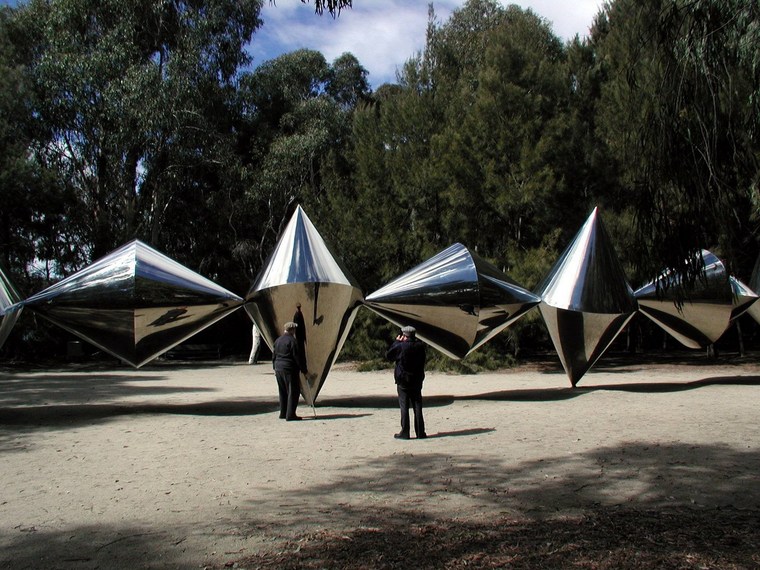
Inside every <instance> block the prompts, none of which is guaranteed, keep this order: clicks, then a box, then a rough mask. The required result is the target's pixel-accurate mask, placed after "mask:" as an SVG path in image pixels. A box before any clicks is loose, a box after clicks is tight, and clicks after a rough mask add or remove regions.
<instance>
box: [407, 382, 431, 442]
mask: <svg viewBox="0 0 760 570" xmlns="http://www.w3.org/2000/svg"><path fill="white" fill-rule="evenodd" d="M409 400H410V403H411V405H412V408H413V409H414V433H415V434H417V437H418V438H420V439H422V438H425V437H427V433H425V419H424V418H423V416H422V386H420V387H415V388H412V389H410V390H409Z"/></svg>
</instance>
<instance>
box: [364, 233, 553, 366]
mask: <svg viewBox="0 0 760 570" xmlns="http://www.w3.org/2000/svg"><path fill="white" fill-rule="evenodd" d="M540 300H541V299H540V298H539V297H538V296H536V295H534V294H533V293H531V292H530V291H527V290H525V289H523V288H522V287H520V286H519V285H516V284H515V283H514V282H513V281H512V280H510V278H509V277H507V276H506V275H505V274H504V273H503V272H501V271H499V270H498V269H497V268H496V267H494V266H493V265H491V264H490V263H488V262H487V261H485V260H483V259H481V258H480V257H479V256H478V255H477V254H474V253H472V252H470V251H469V250H468V249H467V248H466V247H464V246H463V245H462V244H459V243H456V244H454V245H452V246H451V247H449V248H447V249H445V250H444V251H442V252H440V253H439V254H437V255H435V256H434V257H431V258H430V259H428V260H427V261H425V262H423V263H421V264H420V265H418V266H417V267H414V268H413V269H411V270H409V271H407V272H406V273H404V274H403V275H401V276H400V277H397V278H396V279H394V280H393V281H391V282H390V283H388V284H387V285H385V286H384V287H382V288H381V289H379V290H377V291H375V292H374V293H372V294H371V295H368V296H367V299H366V301H365V304H366V305H367V306H368V307H369V308H370V309H372V310H373V311H375V312H376V313H378V314H379V315H382V316H383V317H385V318H386V319H388V320H389V321H391V322H392V323H395V324H397V325H399V326H401V327H403V326H407V325H411V326H413V327H415V328H416V329H417V336H418V337H419V338H421V339H422V340H424V341H425V342H427V343H428V344H430V345H431V346H434V347H435V348H437V349H438V350H440V351H441V352H443V353H444V354H446V355H447V356H449V357H451V358H457V359H458V358H464V357H465V356H466V355H467V354H469V353H470V352H472V351H473V350H475V349H477V348H478V347H479V346H481V345H483V344H484V343H485V342H487V341H488V340H490V339H491V338H493V337H494V336H495V335H497V334H498V333H499V332H500V331H502V330H503V329H504V328H506V327H507V326H509V325H510V324H512V323H513V322H515V321H516V320H517V319H518V318H520V317H521V316H522V315H523V314H525V313H526V312H527V311H528V310H529V309H531V308H532V307H534V306H536V305H537V304H538V303H539V301H540Z"/></svg>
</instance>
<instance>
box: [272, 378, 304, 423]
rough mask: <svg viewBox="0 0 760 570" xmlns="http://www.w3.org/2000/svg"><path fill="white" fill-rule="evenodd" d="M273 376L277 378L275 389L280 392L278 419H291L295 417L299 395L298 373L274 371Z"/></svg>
mask: <svg viewBox="0 0 760 570" xmlns="http://www.w3.org/2000/svg"><path fill="white" fill-rule="evenodd" d="M274 375H275V378H277V388H278V390H279V391H280V417H281V418H286V419H292V418H294V417H296V408H297V407H298V397H299V396H300V395H301V387H300V385H299V382H298V372H291V371H289V370H284V371H280V370H275V371H274Z"/></svg>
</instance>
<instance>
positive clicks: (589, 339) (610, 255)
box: [536, 208, 636, 386]
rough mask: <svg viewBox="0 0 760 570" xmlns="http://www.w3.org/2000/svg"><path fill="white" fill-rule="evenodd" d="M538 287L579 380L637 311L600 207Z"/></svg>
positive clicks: (565, 361)
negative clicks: (602, 218)
mask: <svg viewBox="0 0 760 570" xmlns="http://www.w3.org/2000/svg"><path fill="white" fill-rule="evenodd" d="M536 292H537V293H538V294H539V295H540V296H541V304H540V305H539V308H540V310H541V315H542V316H543V318H544V322H545V323H546V327H547V328H548V330H549V335H550V336H551V339H552V342H553V343H554V347H555V348H556V350H557V353H558V354H559V358H560V361H561V362H562V366H563V367H564V369H565V372H566V373H567V375H568V377H569V378H570V382H571V383H572V385H573V386H575V385H576V384H577V383H578V381H579V380H580V379H581V378H582V377H583V375H584V374H585V373H586V372H587V371H588V370H589V368H591V366H593V364H594V363H595V362H596V361H597V360H598V359H599V357H600V356H601V355H602V354H603V353H604V351H605V350H607V348H608V347H609V345H610V344H611V343H612V341H613V340H615V337H616V336H617V335H618V334H619V333H620V331H622V330H623V328H624V327H625V325H626V324H627V323H628V321H629V320H630V319H631V317H633V315H634V313H635V312H636V300H635V298H634V296H633V292H632V290H631V287H630V285H629V284H628V282H627V280H626V277H625V273H624V272H623V268H622V267H621V265H620V262H619V260H618V257H617V255H616V253H615V251H614V249H613V247H612V244H611V242H610V238H609V236H608V235H607V231H606V230H605V229H604V225H603V224H602V220H601V218H600V217H599V213H598V210H597V208H594V211H593V212H592V213H591V215H590V216H589V217H588V219H587V220H586V223H585V224H584V225H583V227H582V228H581V229H580V231H579V232H578V234H577V235H576V236H575V238H574V239H573V241H572V242H571V243H570V245H569V246H568V247H567V249H566V250H565V251H564V253H563V254H562V255H561V256H560V258H559V260H558V261H557V262H556V264H555V265H554V267H553V268H552V270H551V271H550V272H549V274H548V275H547V276H546V277H545V278H544V280H543V282H542V283H541V284H539V285H538V287H537V288H536Z"/></svg>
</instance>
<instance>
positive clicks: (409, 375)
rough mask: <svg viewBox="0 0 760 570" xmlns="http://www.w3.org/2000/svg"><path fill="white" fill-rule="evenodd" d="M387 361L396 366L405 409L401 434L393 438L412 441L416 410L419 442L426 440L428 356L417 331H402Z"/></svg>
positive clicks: (407, 329) (410, 329)
mask: <svg viewBox="0 0 760 570" xmlns="http://www.w3.org/2000/svg"><path fill="white" fill-rule="evenodd" d="M385 357H386V358H387V359H388V360H391V361H393V362H395V363H396V368H395V370H394V373H393V376H394V379H395V380H396V389H397V391H398V404H399V408H400V409H401V431H400V432H399V433H397V434H395V435H394V436H393V437H395V438H396V439H409V408H410V407H411V408H412V409H413V410H414V432H415V434H416V435H417V439H423V438H426V437H427V434H426V433H425V420H424V419H423V417H422V382H423V380H425V359H426V357H427V354H426V349H425V344H424V343H423V342H422V341H420V340H417V330H416V329H415V328H414V327H404V328H402V329H401V334H399V335H398V336H397V337H396V340H395V341H394V342H393V344H392V345H391V347H390V348H389V349H388V352H387V353H386V354H385Z"/></svg>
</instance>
